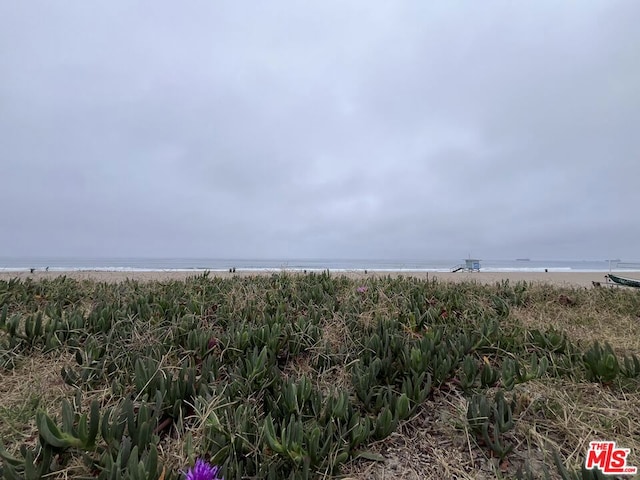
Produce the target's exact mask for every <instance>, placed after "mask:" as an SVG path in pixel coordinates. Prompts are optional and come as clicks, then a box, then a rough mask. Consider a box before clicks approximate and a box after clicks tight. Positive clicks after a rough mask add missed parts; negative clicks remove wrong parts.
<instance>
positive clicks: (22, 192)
mask: <svg viewBox="0 0 640 480" xmlns="http://www.w3.org/2000/svg"><path fill="white" fill-rule="evenodd" d="M639 18H640V2H638V1H636V0H629V1H615V0H602V1H587V0H584V1H567V2H558V1H555V0H553V1H540V0H536V1H529V2H514V1H482V2H477V1H468V2H464V1H441V2H427V1H423V0H420V1H395V0H394V1H375V0H374V1H372V0H362V1H337V0H336V1H331V0H322V1H317V2H306V1H305V2H302V1H273V2H237V1H226V2H220V1H213V0H206V1H189V2H175V1H158V0H154V1H146V2H135V1H130V0H126V1H125V0H108V1H90V2H88V1H80V0H77V1H12V0H0V186H1V189H0V256H4V257H11V256H16V257H17V256H105V257H112V256H123V257H131V256H152V257H158V256H160V257H164V256H170V257H212V258H238V257H242V258H282V257H287V258H310V257H311V258H336V257H337V258H354V257H355V258H386V259H401V258H424V259H437V258H464V257H466V256H467V255H468V254H469V253H471V254H472V255H474V256H478V257H480V258H485V259H509V258H515V257H530V258H537V259H604V258H612V257H613V258H622V259H626V260H639V259H640V243H639V239H640V220H639V218H640V214H639V213H638V208H639V207H640V182H639V180H640V28H638V19H639Z"/></svg>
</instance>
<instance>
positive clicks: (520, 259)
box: [516, 258, 531, 262]
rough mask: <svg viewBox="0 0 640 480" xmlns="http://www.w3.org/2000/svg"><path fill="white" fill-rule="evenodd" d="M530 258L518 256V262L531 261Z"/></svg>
mask: <svg viewBox="0 0 640 480" xmlns="http://www.w3.org/2000/svg"><path fill="white" fill-rule="evenodd" d="M530 261H531V259H530V258H516V262H530Z"/></svg>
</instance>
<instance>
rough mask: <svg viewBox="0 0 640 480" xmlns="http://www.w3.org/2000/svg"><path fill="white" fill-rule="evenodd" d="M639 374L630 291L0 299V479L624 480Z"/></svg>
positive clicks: (639, 395)
mask: <svg viewBox="0 0 640 480" xmlns="http://www.w3.org/2000/svg"><path fill="white" fill-rule="evenodd" d="M639 354H640V294H639V292H636V291H625V290H616V289H605V288H599V289H598V288H593V289H570V288H557V287H550V286H547V285H533V284H525V283H517V284H509V283H508V282H501V283H497V284H494V285H479V284H475V283H460V284H448V283H442V282H438V281H433V280H432V281H424V280H418V279H413V278H407V277H398V278H390V277H389V278H381V277H375V276H369V277H368V278H367V279H366V280H362V279H360V280H357V281H356V280H350V279H348V278H346V277H343V276H335V275H330V274H329V273H323V274H308V275H303V274H300V275H291V274H278V275H273V276H256V277H235V278H230V279H220V278H214V277H211V276H209V275H208V274H205V275H200V276H196V277H192V278H190V279H188V280H187V281H183V282H178V281H172V282H143V283H141V282H135V281H126V282H122V283H115V284H105V283H97V282H92V281H76V280H71V279H69V278H65V277H60V278H57V279H55V280H43V281H40V282H34V281H30V280H27V281H18V280H12V281H9V282H0V439H1V443H2V448H1V449H0V463H1V467H0V468H2V472H1V473H0V476H1V477H4V478H29V479H31V478H44V477H45V476H46V478H80V477H82V478H92V477H95V478H102V479H112V478H113V479H117V478H123V479H124V478H129V479H156V478H162V479H166V480H169V479H178V478H201V477H199V476H198V475H201V476H203V477H202V478H205V477H204V476H205V475H210V476H212V478H213V479H215V478H216V477H218V478H222V477H224V478H225V479H226V480H231V479H240V478H273V479H282V478H293V479H297V478H300V479H302V478H333V477H336V476H338V475H342V476H343V477H349V478H355V479H365V478H366V479H376V478H386V479H389V478H407V479H412V478H415V479H418V478H420V479H424V478H426V479H429V478H453V477H456V478H463V479H464V478H466V479H471V478H479V479H483V478H526V479H529V478H546V477H545V475H549V478H568V479H580V478H583V479H587V478H596V477H594V476H593V475H594V473H592V472H583V471H582V468H581V467H582V466H583V465H584V461H585V454H586V452H587V449H588V446H589V442H591V441H593V440H599V439H607V440H610V441H615V442H616V443H617V444H618V445H620V446H622V447H624V448H629V449H630V450H631V452H630V456H629V458H628V464H629V465H639V464H640V458H639V455H640V440H639V438H640V437H639V436H638V434H637V432H638V431H640V418H639V417H640V414H638V412H640V360H639V359H638V356H639ZM214 465H216V466H219V469H218V470H215V471H213V469H214V467H213V466H214ZM189 466H192V467H190V468H189ZM189 475H191V477H189Z"/></svg>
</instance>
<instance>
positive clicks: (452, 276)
mask: <svg viewBox="0 0 640 480" xmlns="http://www.w3.org/2000/svg"><path fill="white" fill-rule="evenodd" d="M277 272H281V270H274V271H263V270H262V271H240V272H237V273H229V272H226V271H222V272H221V271H212V272H210V275H211V276H215V277H221V278H229V277H232V276H242V277H246V276H253V275H272V274H273V273H277ZM202 273H203V272H201V271H188V272H187V271H166V272H162V271H154V272H105V271H68V272H60V271H56V272H45V271H36V272H34V273H29V272H0V280H9V279H11V278H20V279H23V280H24V279H27V278H32V279H33V280H41V279H53V278H56V277H59V276H62V275H65V276H67V277H69V278H73V279H77V280H95V281H99V282H122V281H124V280H127V279H131V280H138V281H170V280H184V279H186V278H188V277H192V276H195V275H201V274H202ZM291 273H292V274H299V275H303V273H299V272H291ZM333 274H334V275H346V276H348V277H350V278H362V279H365V278H369V277H386V276H391V277H396V276H410V277H416V278H423V279H430V280H431V279H434V278H436V279H438V280H440V281H447V282H464V281H476V282H479V283H495V282H499V281H502V280H509V281H510V282H518V281H525V282H534V283H547V284H552V285H557V286H567V287H592V286H593V283H592V282H601V283H603V284H604V282H605V272H548V273H546V272H457V273H449V272H409V271H403V272H369V273H366V274H365V273H364V272H362V271H352V272H342V271H340V272H335V273H333ZM623 275H624V276H627V277H630V278H638V279H640V272H631V273H623Z"/></svg>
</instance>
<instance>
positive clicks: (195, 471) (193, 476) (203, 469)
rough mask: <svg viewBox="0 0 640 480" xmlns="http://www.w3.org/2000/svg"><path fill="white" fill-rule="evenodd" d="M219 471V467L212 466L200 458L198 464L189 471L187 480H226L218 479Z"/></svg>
mask: <svg viewBox="0 0 640 480" xmlns="http://www.w3.org/2000/svg"><path fill="white" fill-rule="evenodd" d="M219 470H220V468H219V467H218V466H216V465H211V464H209V463H207V462H205V461H204V460H202V459H200V458H199V459H197V460H196V464H195V465H194V466H193V467H192V468H190V469H189V470H188V471H187V473H186V475H187V479H186V480H224V478H223V477H218V471H219Z"/></svg>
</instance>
